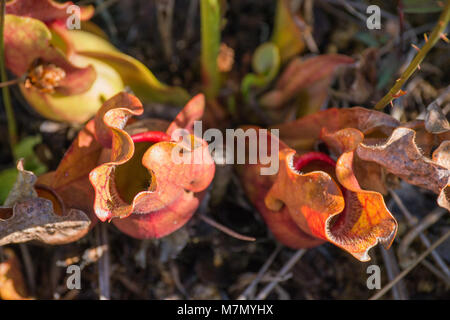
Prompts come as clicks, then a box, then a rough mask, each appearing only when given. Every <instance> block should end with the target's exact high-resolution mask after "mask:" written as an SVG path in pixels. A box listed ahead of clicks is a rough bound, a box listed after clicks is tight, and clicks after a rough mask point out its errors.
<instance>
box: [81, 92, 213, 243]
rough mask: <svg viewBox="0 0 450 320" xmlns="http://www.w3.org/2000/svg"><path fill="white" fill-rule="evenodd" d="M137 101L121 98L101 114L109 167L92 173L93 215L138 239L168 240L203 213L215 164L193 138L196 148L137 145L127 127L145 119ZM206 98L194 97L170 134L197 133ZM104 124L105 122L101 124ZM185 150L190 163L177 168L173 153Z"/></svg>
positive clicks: (101, 133) (100, 126)
mask: <svg viewBox="0 0 450 320" xmlns="http://www.w3.org/2000/svg"><path fill="white" fill-rule="evenodd" d="M137 102H138V101H137V99H136V98H134V97H132V96H130V95H128V94H125V93H123V94H120V95H117V96H115V97H113V98H111V99H110V100H109V101H107V102H106V103H105V104H104V105H103V107H102V108H101V109H100V110H99V112H98V114H97V117H96V120H95V121H96V132H97V136H98V137H99V140H100V141H102V143H103V145H105V146H111V149H106V152H105V151H104V153H103V155H102V158H107V159H106V161H105V163H104V164H102V165H100V166H98V167H97V168H95V169H94V170H92V171H91V173H90V175H89V178H90V181H91V184H92V186H93V187H94V189H95V202H94V210H95V213H96V215H97V217H98V218H99V219H100V220H102V221H106V220H111V219H112V218H122V219H114V220H113V222H114V224H115V225H116V226H117V227H118V228H119V229H121V230H122V231H123V232H125V233H127V234H129V235H131V236H133V237H137V238H159V237H163V236H165V235H167V234H169V233H171V232H173V231H175V230H177V229H178V228H180V227H181V226H183V225H184V224H185V223H186V222H187V221H188V220H189V218H190V217H191V216H192V214H193V213H194V211H195V210H196V208H197V207H198V204H199V200H198V197H197V195H196V193H197V192H200V191H202V190H204V189H205V188H206V187H207V186H208V185H209V184H210V182H211V180H212V178H213V176H214V162H213V160H212V158H211V157H210V154H209V150H208V145H207V144H206V142H204V141H202V140H201V139H199V138H197V137H195V136H193V135H191V136H190V139H191V141H192V142H193V145H191V144H188V145H187V144H184V143H183V142H180V143H176V142H167V141H166V142H158V143H154V144H152V143H149V142H139V143H134V142H133V140H132V138H131V137H130V135H129V133H128V132H126V131H125V125H126V122H127V120H128V118H129V117H130V116H131V115H135V114H140V113H141V112H142V106H140V103H139V104H138V103H137ZM203 109H204V97H203V96H202V95H199V96H196V97H194V98H193V99H192V100H191V101H190V102H189V103H188V104H187V105H186V107H185V109H183V111H181V113H180V114H179V115H178V116H177V117H176V119H175V120H174V122H173V123H172V124H171V125H169V128H168V129H167V131H166V133H167V134H171V133H173V132H174V130H175V129H177V128H184V129H186V130H188V131H189V132H191V133H192V124H193V121H194V120H196V119H198V118H200V117H201V116H202V115H203ZM101 119H102V120H103V122H100V120H101ZM180 147H181V149H182V150H183V156H184V157H186V159H194V160H195V159H201V160H202V161H200V162H199V163H196V162H195V161H189V162H187V163H186V162H182V163H177V162H176V161H175V160H174V158H173V150H174V148H180Z"/></svg>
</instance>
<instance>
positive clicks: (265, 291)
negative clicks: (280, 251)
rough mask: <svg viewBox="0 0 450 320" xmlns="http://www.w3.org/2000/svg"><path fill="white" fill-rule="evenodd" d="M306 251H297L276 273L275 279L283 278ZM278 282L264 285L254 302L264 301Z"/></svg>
mask: <svg viewBox="0 0 450 320" xmlns="http://www.w3.org/2000/svg"><path fill="white" fill-rule="evenodd" d="M305 252H306V249H300V250H297V252H296V253H295V254H294V255H293V256H292V257H291V258H290V259H289V260H288V262H286V264H285V265H284V266H283V268H281V270H280V271H279V272H278V273H277V275H276V276H275V278H283V276H284V275H285V274H286V273H288V272H289V270H291V269H292V267H293V266H294V265H295V264H296V263H297V261H298V260H300V258H301V257H302V256H303V255H304V254H305ZM278 282H279V281H276V280H274V281H272V282H270V283H269V284H268V285H266V286H265V287H264V288H263V289H262V290H261V292H260V293H259V294H258V295H257V296H256V300H264V299H266V298H267V296H268V295H269V294H270V293H271V292H272V290H273V289H274V288H275V286H276V285H277V284H278Z"/></svg>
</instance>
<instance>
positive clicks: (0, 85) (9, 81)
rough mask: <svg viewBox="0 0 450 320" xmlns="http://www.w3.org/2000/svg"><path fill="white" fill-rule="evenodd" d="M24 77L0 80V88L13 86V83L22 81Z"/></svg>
mask: <svg viewBox="0 0 450 320" xmlns="http://www.w3.org/2000/svg"><path fill="white" fill-rule="evenodd" d="M24 79H25V77H20V78H16V79H12V80H8V81H5V82H0V88H4V87H10V86H13V85H15V84H18V83H20V82H22V81H23V80H24Z"/></svg>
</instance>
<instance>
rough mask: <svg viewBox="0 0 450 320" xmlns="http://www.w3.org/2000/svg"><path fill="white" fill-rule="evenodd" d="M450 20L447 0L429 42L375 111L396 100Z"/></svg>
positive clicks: (449, 7) (449, 6)
mask: <svg viewBox="0 0 450 320" xmlns="http://www.w3.org/2000/svg"><path fill="white" fill-rule="evenodd" d="M449 19H450V0H447V4H446V5H445V8H444V11H442V13H441V15H440V16H439V20H438V23H437V24H436V26H435V27H434V29H433V31H432V32H431V35H430V37H429V39H428V41H427V42H426V43H425V45H424V46H423V47H422V48H421V49H420V50H419V52H418V53H417V55H416V56H415V57H414V59H413V60H412V61H411V63H410V64H409V66H408V68H406V70H405V71H404V72H403V74H402V76H401V77H400V79H398V80H397V82H396V83H395V85H394V86H393V87H392V88H391V90H389V92H388V93H387V94H386V95H385V96H384V97H383V98H382V99H381V100H380V101H379V102H378V103H377V104H376V105H375V109H383V108H384V107H385V106H386V105H387V104H388V103H390V102H391V101H392V99H394V98H395V95H396V94H397V93H398V92H399V91H400V90H401V88H402V86H403V84H404V83H405V82H406V80H408V79H409V77H411V75H412V74H413V73H414V71H416V69H417V67H418V66H419V65H420V63H421V62H422V60H423V59H424V58H425V57H426V55H427V53H428V51H430V50H431V48H433V47H434V45H435V44H436V42H438V40H439V39H440V36H441V34H442V33H443V32H444V30H445V28H446V27H447V24H448V21H449Z"/></svg>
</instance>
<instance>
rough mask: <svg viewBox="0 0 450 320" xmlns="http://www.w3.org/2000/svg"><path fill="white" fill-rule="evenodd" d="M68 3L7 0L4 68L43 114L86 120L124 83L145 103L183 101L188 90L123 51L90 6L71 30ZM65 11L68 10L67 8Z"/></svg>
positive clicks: (61, 119) (57, 119)
mask: <svg viewBox="0 0 450 320" xmlns="http://www.w3.org/2000/svg"><path fill="white" fill-rule="evenodd" d="M70 5H72V2H65V3H57V2H54V1H48V0H43V1H31V0H15V1H11V2H8V5H7V13H8V14H7V15H6V16H7V17H8V18H7V20H6V21H5V55H6V63H7V67H8V68H9V69H10V70H11V71H12V72H13V73H14V74H16V75H17V76H18V77H21V76H23V75H24V73H26V74H27V76H28V77H27V79H26V81H25V83H21V84H20V89H21V92H22V94H23V95H24V97H25V99H26V100H27V102H29V104H30V105H31V106H32V107H33V108H34V109H35V110H36V111H38V112H39V113H40V114H41V115H42V116H44V117H46V118H48V119H52V120H55V121H67V122H75V123H84V122H86V121H87V120H89V119H90V118H91V117H92V116H93V115H95V113H96V112H97V111H98V110H99V109H100V107H101V106H102V104H103V102H104V101H105V100H107V99H109V98H110V97H112V96H114V95H115V94H117V93H118V92H121V91H123V90H124V88H125V83H126V85H127V86H129V87H130V88H131V90H132V91H133V92H134V94H136V95H137V96H138V97H139V98H140V99H143V100H144V101H146V102H161V103H171V104H175V105H183V104H184V103H186V101H187V100H188V99H189V94H188V93H187V92H186V91H185V90H184V89H182V88H179V87H171V86H168V85H165V84H163V83H161V82H160V81H158V79H156V77H155V76H154V75H153V73H152V72H151V71H150V70H149V69H148V68H147V67H146V66H145V65H143V64H142V63H141V62H139V61H138V60H136V59H134V58H133V57H131V56H128V55H126V54H123V53H122V52H120V51H119V50H117V49H116V48H115V47H114V46H112V45H111V43H109V42H108V40H107V39H105V37H104V34H102V33H101V32H99V30H100V29H99V28H98V27H97V26H95V25H94V24H93V23H89V22H88V21H85V20H88V19H90V18H91V17H92V15H93V7H92V6H87V7H81V8H80V9H81V10H80V20H81V21H83V23H82V24H80V27H81V30H78V29H77V30H69V29H68V26H67V23H70V21H69V20H67V19H72V18H73V17H72V16H73V15H74V14H76V12H75V11H71V10H68V8H69V6H70ZM67 11H68V12H67Z"/></svg>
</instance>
